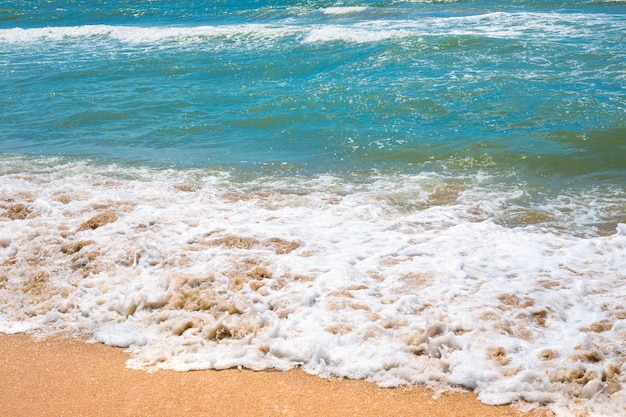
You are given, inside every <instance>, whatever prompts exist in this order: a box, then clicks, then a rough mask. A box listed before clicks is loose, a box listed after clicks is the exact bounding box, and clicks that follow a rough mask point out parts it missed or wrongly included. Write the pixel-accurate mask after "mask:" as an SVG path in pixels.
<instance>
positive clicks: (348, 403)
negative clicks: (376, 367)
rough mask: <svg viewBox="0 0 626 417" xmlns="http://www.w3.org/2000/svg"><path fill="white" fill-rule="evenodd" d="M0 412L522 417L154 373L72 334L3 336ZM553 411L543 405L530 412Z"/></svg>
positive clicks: (356, 390)
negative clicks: (41, 337) (133, 366)
mask: <svg viewBox="0 0 626 417" xmlns="http://www.w3.org/2000/svg"><path fill="white" fill-rule="evenodd" d="M0 352H2V356H1V357H0V416H7V417H9V416H11V417H20V416H28V417H37V416H42V417H43V416H45V417H52V416H90V417H91V416H115V417H119V416H132V417H139V416H151V417H158V416H303V417H306V416H464V417H468V416H483V417H488V416H520V415H523V414H522V413H521V412H520V411H518V409H517V408H515V407H512V406H498V407H495V406H488V405H484V404H482V403H480V402H479V401H478V400H477V398H476V395H474V394H473V393H468V392H463V393H458V392H451V393H445V394H442V395H440V396H439V397H438V398H437V399H434V398H433V397H434V394H433V392H432V391H430V390H429V389H427V388H424V387H416V388H410V389H409V388H395V389H383V388H379V387H377V386H376V385H375V384H372V383H368V382H365V381H352V380H342V379H333V380H330V381H328V380H325V379H321V378H318V377H314V376H310V375H307V374H305V373H304V372H303V371H301V370H293V371H289V372H253V371H249V370H238V369H231V370H226V371H195V372H174V371H158V372H154V373H148V372H145V371H140V370H132V369H129V368H126V367H125V361H126V360H127V359H128V354H127V353H126V352H124V350H122V349H117V348H113V347H109V346H104V345H101V344H87V343H84V342H82V341H79V340H73V339H68V338H65V339H64V338H53V339H44V340H35V339H33V338H31V337H29V336H27V335H0ZM528 415H533V416H548V415H551V413H549V412H547V411H546V410H535V411H534V412H532V413H530V414H528Z"/></svg>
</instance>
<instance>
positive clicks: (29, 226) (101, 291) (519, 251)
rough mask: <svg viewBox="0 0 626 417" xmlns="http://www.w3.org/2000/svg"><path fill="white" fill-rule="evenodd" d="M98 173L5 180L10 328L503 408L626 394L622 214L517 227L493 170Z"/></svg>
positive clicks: (2, 287)
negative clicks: (242, 176)
mask: <svg viewBox="0 0 626 417" xmlns="http://www.w3.org/2000/svg"><path fill="white" fill-rule="evenodd" d="M98 169H99V168H97V167H93V166H88V165H83V164H80V163H77V164H69V165H65V166H61V165H60V166H57V168H53V169H49V172H48V173H41V174H29V175H23V174H11V173H6V174H4V175H3V176H2V182H1V183H2V186H1V187H2V188H1V194H0V195H1V196H2V200H1V201H0V236H3V238H2V239H1V242H2V252H1V253H0V256H2V258H1V264H0V299H1V303H0V306H1V307H0V330H1V331H3V332H9V333H11V332H25V331H34V330H37V331H39V332H43V333H46V332H56V331H76V332H82V333H90V334H93V339H94V341H100V342H104V343H107V344H112V345H115V346H125V347H128V348H129V349H130V351H131V352H132V355H133V356H132V359H131V361H130V364H131V365H132V366H135V367H144V368H167V369H178V370H190V369H203V368H207V367H208V368H216V369H223V368H228V367H233V366H245V367H249V368H252V369H267V368H276V369H289V368H292V367H294V366H301V367H302V368H303V369H305V370H306V371H307V372H310V373H312V374H318V375H324V376H328V375H339V376H344V377H349V378H367V379H370V380H373V381H376V382H377V383H379V384H380V385H382V386H397V385H402V384H417V383H425V384H429V385H432V386H438V387H441V388H443V387H446V386H449V385H461V386H464V387H467V388H468V389H473V390H474V391H476V392H477V393H478V394H479V395H480V398H481V399H482V400H483V401H485V402H489V403H492V404H501V403H507V402H511V401H517V400H526V401H535V402H549V403H552V404H553V405H554V407H555V409H557V408H558V407H565V408H566V409H570V410H574V409H576V407H581V405H580V404H579V403H578V402H577V399H578V398H584V399H585V401H586V403H585V404H584V407H587V408H589V410H592V411H594V412H598V413H599V412H600V411H602V410H606V409H610V407H612V406H613V405H614V404H615V403H618V404H622V405H623V404H625V402H624V398H623V390H622V385H623V384H624V382H625V381H624V375H625V374H626V372H625V370H624V366H625V365H624V364H625V361H624V354H623V352H624V342H623V341H624V337H623V336H624V334H625V332H624V329H625V328H626V326H625V325H624V323H625V320H626V309H624V299H625V298H626V284H625V283H624V279H623V270H624V269H625V268H626V263H625V262H626V261H625V259H626V256H625V255H626V240H625V239H626V236H625V235H624V226H623V224H619V225H617V233H614V234H611V235H608V236H598V235H593V234H592V233H580V231H578V230H574V229H572V227H573V226H572V225H575V224H576V223H577V222H576V219H569V220H567V222H566V223H560V224H555V225H553V226H550V225H549V224H546V225H545V226H541V225H540V224H536V223H532V222H531V223H528V224H525V225H524V224H516V225H514V226H508V225H506V224H499V223H498V222H497V221H494V220H497V218H493V217H492V218H491V219H490V216H494V215H496V216H497V215H498V214H497V210H496V211H495V212H492V209H493V208H494V207H498V205H499V204H501V206H502V207H506V206H509V205H510V203H509V202H510V201H512V200H510V199H511V198H512V199H513V200H514V199H515V198H518V197H519V196H518V194H516V193H515V192H512V191H511V190H510V188H511V185H510V184H509V187H502V189H500V188H499V187H497V186H494V185H490V184H491V181H490V180H489V178H488V177H481V178H478V177H477V178H475V179H471V180H470V179H467V178H466V179H464V180H463V181H460V179H458V178H456V179H454V180H453V181H452V179H451V178H446V177H444V176H440V175H435V174H420V175H415V176H397V177H393V176H391V177H385V176H380V177H378V178H375V179H372V180H371V182H369V183H351V182H347V181H345V180H340V179H338V178H335V177H332V176H321V177H319V178H317V179H307V180H305V179H302V180H301V181H300V180H298V179H291V180H290V181H289V182H285V181H281V180H280V179H277V178H274V179H259V180H258V182H254V181H253V182H251V183H248V184H247V185H246V184H242V183H237V182H235V181H233V180H231V179H229V177H228V176H227V175H212V174H210V173H204V174H201V173H188V172H187V173H186V172H185V171H146V170H130V169H127V170H124V171H123V172H122V173H121V174H122V175H111V173H110V172H111V169H112V167H102V168H100V170H101V172H100V173H98V172H97V171H98ZM118 169H119V168H118ZM190 178H193V179H194V184H195V185H194V187H188V186H186V185H185V184H187V183H188V182H189V181H190ZM494 187H495V188H494ZM303 190H307V191H306V192H303ZM516 196H517V197H516ZM583 196H584V197H583ZM498 198H499V199H501V201H500V203H498V202H497V201H498ZM572 201H573V202H577V204H578V205H579V206H580V207H581V209H580V210H578V212H580V213H582V212H583V210H582V208H584V207H589V206H590V205H594V204H598V202H601V201H602V200H599V199H595V198H593V196H591V195H585V194H581V195H579V198H577V199H575V198H573V199H572ZM17 204H20V205H22V206H23V210H21V211H19V210H14V209H12V208H11V207H14V206H15V205H17ZM572 204H573V203H572ZM596 209H599V208H598V207H596ZM21 212H23V213H27V214H26V215H24V216H22V215H15V214H11V213H21ZM494 213H495V214H494ZM570 220H571V222H572V223H571V224H570V223H569V222H570Z"/></svg>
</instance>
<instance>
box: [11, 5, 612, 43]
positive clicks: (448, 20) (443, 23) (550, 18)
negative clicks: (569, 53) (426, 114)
mask: <svg viewBox="0 0 626 417" xmlns="http://www.w3.org/2000/svg"><path fill="white" fill-rule="evenodd" d="M322 10H323V12H324V13H327V14H346V13H359V12H362V11H364V10H365V6H351V7H329V8H324V9H322ZM599 28H602V33H603V34H604V35H603V34H602V33H598V29H599ZM621 31H623V21H622V20H621V19H620V17H619V16H613V15H600V14H584V13H556V12H551V13H536V12H493V13H485V14H478V15H470V16H454V17H434V16H424V17H421V18H420V19H404V18H402V19H382V20H381V19H377V20H369V19H368V20H362V21H356V22H349V23H344V24H315V25H301V24H294V23H292V22H290V21H289V20H286V21H284V22H282V23H278V24H232V25H213V26H210V25H205V26H157V27H140V26H110V25H85V26H68V27H45V28H29V29H22V28H11V29H0V43H5V44H25V43H37V42H71V41H77V40H81V41H88V42H95V41H98V40H103V39H105V40H106V39H108V40H114V41H118V42H124V43H128V44H136V45H142V44H162V43H170V44H175V45H176V44H183V45H185V44H190V43H191V44H195V43H203V42H209V41H210V42H220V41H223V40H231V41H232V40H233V39H235V40H241V41H243V40H245V41H250V42H253V43H255V44H257V45H258V44H260V43H261V44H262V43H268V42H270V43H271V42H275V41H277V40H284V39H286V38H292V39H300V40H302V41H303V42H305V43H310V42H328V41H346V42H378V41H385V40H389V39H403V38H407V37H417V38H419V37H422V36H486V37H492V38H524V39H534V40H544V41H548V42H550V41H558V40H559V39H564V38H567V39H570V40H571V39H572V38H577V37H588V36H594V37H598V36H599V37H602V36H610V35H609V33H613V32H614V33H620V32H621Z"/></svg>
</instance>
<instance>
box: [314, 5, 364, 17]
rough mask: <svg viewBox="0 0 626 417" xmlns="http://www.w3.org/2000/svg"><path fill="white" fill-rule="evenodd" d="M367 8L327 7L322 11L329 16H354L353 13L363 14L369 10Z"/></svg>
mask: <svg viewBox="0 0 626 417" xmlns="http://www.w3.org/2000/svg"><path fill="white" fill-rule="evenodd" d="M367 9H368V7H367V6H335V7H325V8H323V9H321V10H322V13H324V14H329V15H345V14H353V13H361V12H364V11H365V10H367Z"/></svg>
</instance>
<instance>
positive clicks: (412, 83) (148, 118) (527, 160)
mask: <svg viewBox="0 0 626 417" xmlns="http://www.w3.org/2000/svg"><path fill="white" fill-rule="evenodd" d="M343 5H344V6H350V5H352V3H349V4H343ZM355 5H356V6H361V7H363V6H368V7H367V8H356V9H348V8H345V9H339V8H332V7H330V6H333V4H332V3H324V2H281V3H280V4H277V3H274V2H237V3H236V5H235V3H233V2H218V3H215V4H213V3H206V2H182V3H172V2H152V1H151V2H123V1H119V2H113V3H111V2H106V3H103V2H89V1H80V2H71V3H69V4H62V5H60V4H56V3H55V2H50V3H47V4H40V5H38V6H37V7H32V6H31V4H30V2H17V1H9V2H3V6H2V10H1V12H0V16H2V17H1V18H0V77H1V80H2V83H1V87H0V97H1V98H0V100H1V102H0V106H1V107H2V109H3V111H2V114H1V115H0V137H1V139H2V140H1V143H0V151H2V152H4V153H23V154H33V155H40V154H43V155H76V156H80V157H88V158H93V159H96V160H103V161H111V160H114V161H118V162H120V163H122V164H125V163H134V164H149V165H156V166H175V167H206V166H212V167H223V168H233V167H236V168H238V169H243V170H250V169H251V170H253V171H255V170H258V169H259V167H258V166H259V164H263V165H267V164H269V165H270V166H277V165H278V166H279V167H281V169H284V165H285V164H286V165H287V166H289V167H290V169H292V170H297V171H298V172H305V173H319V172H339V173H345V172H352V171H361V172H363V171H368V170H371V169H392V170H398V171H402V172H411V173H413V172H420V171H421V170H424V169H426V170H441V169H443V168H446V169H451V170H454V171H461V172H464V171H465V170H466V169H468V168H470V170H472V169H486V170H488V171H497V172H500V173H505V174H509V173H510V172H515V173H516V174H519V175H522V176H523V177H529V176H531V177H534V176H539V177H540V181H543V180H546V179H553V178H559V179H563V180H565V181H568V182H581V181H582V182H588V181H594V180H595V179H597V178H602V180H610V181H615V182H618V183H622V184H623V183H624V172H625V168H626V158H623V157H622V154H623V152H624V146H626V145H625V143H626V121H625V120H626V118H625V117H624V115H625V112H626V110H625V106H626V104H625V103H626V92H625V84H626V79H625V77H626V75H625V74H626V66H625V64H624V62H626V48H625V47H624V45H625V44H626V31H625V30H624V28H625V27H626V9H625V7H624V4H623V3H620V2H606V3H603V2H589V3H586V2H577V3H571V2H521V1H519V2H443V3H440V2H434V3H430V2H416V3H413V2H361V3H355ZM270 170H271V168H270Z"/></svg>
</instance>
